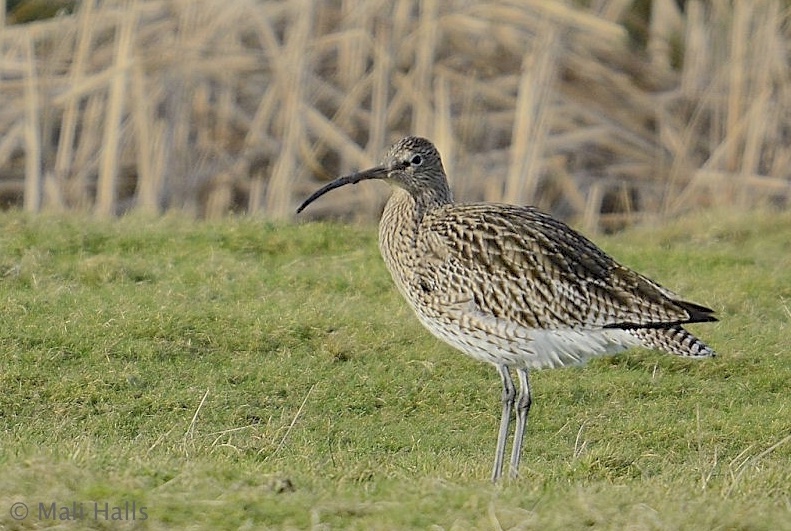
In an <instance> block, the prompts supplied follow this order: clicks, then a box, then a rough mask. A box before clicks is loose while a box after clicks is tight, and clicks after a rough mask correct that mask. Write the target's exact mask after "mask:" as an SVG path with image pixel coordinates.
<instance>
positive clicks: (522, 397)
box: [511, 368, 533, 478]
mask: <svg viewBox="0 0 791 531" xmlns="http://www.w3.org/2000/svg"><path fill="white" fill-rule="evenodd" d="M516 375H517V376H518V377H519V400H517V402H516V430H514V447H513V449H512V451H511V477H512V478H515V477H516V476H517V475H519V458H520V457H521V456H522V439H524V436H525V428H526V427H527V414H528V413H529V412H530V405H531V404H532V403H533V397H532V395H531V393H530V380H529V379H528V375H527V369H523V368H519V369H516Z"/></svg>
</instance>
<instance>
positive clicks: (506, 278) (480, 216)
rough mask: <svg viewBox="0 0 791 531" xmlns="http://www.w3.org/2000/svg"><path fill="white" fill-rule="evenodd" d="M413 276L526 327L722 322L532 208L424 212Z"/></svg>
mask: <svg viewBox="0 0 791 531" xmlns="http://www.w3.org/2000/svg"><path fill="white" fill-rule="evenodd" d="M416 245H417V246H418V251H419V252H418V253H417V255H418V256H419V257H421V258H420V259H419V261H418V263H417V264H416V270H415V274H416V277H417V278H418V279H419V282H420V283H421V287H422V288H423V292H424V293H425V296H426V297H431V298H433V299H434V304H440V305H441V304H443V303H444V302H447V303H450V304H458V302H459V301H465V300H466V301H468V302H469V303H470V304H473V305H474V308H475V309H476V311H479V312H483V313H485V314H490V315H492V316H494V317H497V318H504V319H508V320H510V321H511V322H514V323H518V324H520V325H522V326H525V327H528V328H549V329H552V328H567V327H572V328H578V327H618V328H630V327H651V326H657V327H659V326H661V327H664V326H669V325H672V324H680V323H686V322H696V321H711V320H715V319H714V317H713V316H711V313H712V311H711V310H710V309H708V308H705V307H703V306H699V305H696V304H693V303H688V302H684V301H680V300H678V299H677V297H676V296H675V294H673V293H672V292H671V291H669V290H667V289H665V288H663V287H661V286H660V285H658V284H657V283H655V282H653V281H651V280H649V279H648V278H646V277H644V276H642V275H640V274H638V273H636V272H634V271H632V270H631V269H628V268H626V267H624V266H621V265H620V264H618V263H617V262H615V260H613V259H612V258H610V257H609V256H608V255H607V254H605V253H604V252H603V251H602V250H601V249H599V248H598V247H596V245H594V244H593V243H592V242H591V241H590V240H588V239H587V238H585V237H584V236H582V235H581V234H579V233H577V232H576V231H574V230H573V229H571V228H570V227H568V226H567V225H566V224H564V223H562V222H561V221H558V220H556V219H554V218H552V217H550V216H548V215H546V214H543V213H542V212H540V211H538V210H536V209H535V208H531V207H515V206H509V205H491V204H453V205H447V206H444V207H440V208H438V209H435V210H432V211H430V212H429V213H427V214H426V215H425V216H424V218H423V220H422V222H421V224H420V229H419V234H418V238H417V241H416Z"/></svg>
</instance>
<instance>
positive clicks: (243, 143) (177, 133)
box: [0, 0, 791, 230]
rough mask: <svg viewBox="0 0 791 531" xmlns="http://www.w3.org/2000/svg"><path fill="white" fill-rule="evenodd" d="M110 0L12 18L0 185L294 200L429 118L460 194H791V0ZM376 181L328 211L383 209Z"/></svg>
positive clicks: (60, 194) (179, 205) (651, 212)
mask: <svg viewBox="0 0 791 531" xmlns="http://www.w3.org/2000/svg"><path fill="white" fill-rule="evenodd" d="M592 5H593V7H590V8H579V7H571V6H570V4H567V3H565V2H562V1H550V2H545V1H538V0H521V1H519V0H506V1H500V2H494V1H485V0H481V1H477V2H469V1H462V0H458V1H452V2H439V1H437V0H396V1H394V2H370V1H364V0H337V1H335V2H318V1H316V0H287V1H263V2H258V1H253V0H232V1H220V0H200V1H192V2H179V1H172V0H117V1H115V0H105V1H100V2H92V1H87V0H86V1H83V2H81V3H79V7H78V10H77V12H76V13H75V14H74V15H61V16H58V17H57V18H55V19H50V20H46V21H39V22H32V23H28V24H25V25H7V26H4V27H2V32H1V33H0V50H2V61H0V94H1V95H2V98H3V103H4V105H3V106H2V109H0V130H1V131H2V133H3V134H2V136H0V168H2V173H1V174H0V201H2V204H3V205H5V206H15V205H19V206H23V207H24V209H25V210H27V211H30V212H38V211H41V210H44V209H50V210H59V209H72V210H74V209H76V210H89V211H91V212H93V213H94V214H95V215H97V216H111V215H117V214H120V213H124V212H127V211H131V210H139V211H143V212H146V213H149V214H156V213H161V212H163V211H165V210H168V209H182V210H186V211H189V212H193V213H194V214H195V215H200V216H204V217H217V216H222V215H225V214H227V213H229V212H249V213H252V214H261V215H264V216H267V217H270V218H273V219H282V218H288V217H289V216H291V215H292V212H293V207H294V205H295V203H296V201H298V200H299V199H301V198H302V197H303V196H304V194H305V193H306V192H307V191H308V190H310V189H312V188H314V187H315V186H316V185H317V182H316V180H317V179H326V178H328V177H330V176H332V175H336V174H339V173H343V172H347V171H351V170H354V169H357V168H359V167H361V166H365V165H368V164H372V163H373V162H375V159H376V157H378V156H379V154H380V153H381V152H382V151H383V150H384V149H385V148H386V146H387V145H388V144H389V143H390V142H392V141H393V140H395V139H397V138H398V137H400V136H403V135H406V134H421V135H425V136H428V137H431V138H432V139H433V140H435V142H436V143H437V145H438V146H439V148H440V150H441V151H442V153H443V154H444V158H445V162H446V166H447V170H448V172H449V174H450V175H451V177H452V181H453V182H452V185H453V186H454V188H455V189H456V190H457V197H458V198H459V199H462V200H478V199H486V200H491V201H508V202H514V203H532V204H537V205H539V206H540V207H542V208H544V209H547V210H551V211H553V212H554V213H556V214H558V215H561V216H563V217H566V218H575V219H576V220H577V221H578V222H580V223H582V224H583V225H585V227H586V229H587V230H597V229H601V228H604V229H611V228H617V227H620V226H623V225H625V224H629V223H631V222H633V221H635V220H639V219H645V218H651V219H653V218H656V217H657V216H661V215H668V214H670V215H675V214H678V213H681V212H684V211H688V210H691V209H696V208H700V207H702V206H707V205H717V206H728V207H733V208H750V207H753V206H754V205H756V204H762V203H771V204H774V205H776V206H779V207H787V206H788V203H789V194H790V193H791V185H790V184H789V183H790V182H791V145H789V144H791V126H790V125H789V124H791V83H790V82H789V81H791V76H790V75H789V72H791V69H789V55H788V54H789V43H790V42H791V41H790V40H789V37H790V35H789V24H788V18H789V17H788V15H789V13H788V8H787V7H786V5H787V4H786V3H781V2H779V1H773V0H762V1H756V2H735V3H733V4H731V3H727V2H703V1H700V0H690V1H688V2H686V7H685V11H684V12H680V11H679V9H678V7H677V4H676V3H675V2H674V1H673V0H653V1H652V2H651V13H650V17H649V19H648V24H647V26H646V27H645V28H643V29H644V35H645V36H646V37H645V42H642V43H641V42H637V41H635V40H634V38H630V35H631V36H632V37H634V35H636V34H635V33H634V32H632V33H631V34H630V32H629V31H627V29H626V28H627V26H629V23H630V22H629V21H630V20H633V19H634V10H635V2H633V1H629V0H602V1H599V2H594V3H592ZM385 194H386V191H384V190H381V189H379V188H377V187H361V188H360V189H358V190H357V191H356V192H355V193H352V194H339V195H338V196H335V197H334V198H332V199H331V198H330V197H329V196H328V200H327V201H325V202H323V203H322V205H317V207H319V206H320V207H321V208H317V209H316V210H315V211H314V215H318V216H328V215H333V216H345V217H357V218H368V219H370V218H373V217H375V216H376V214H377V213H378V209H379V208H380V206H381V201H382V198H383V196H384V195H385Z"/></svg>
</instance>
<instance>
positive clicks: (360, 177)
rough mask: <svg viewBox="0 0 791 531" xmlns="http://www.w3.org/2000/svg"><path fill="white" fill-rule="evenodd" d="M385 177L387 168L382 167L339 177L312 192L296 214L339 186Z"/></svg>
mask: <svg viewBox="0 0 791 531" xmlns="http://www.w3.org/2000/svg"><path fill="white" fill-rule="evenodd" d="M385 177H387V168H385V167H384V166H379V167H376V168H371V169H370V170H365V171H359V172H357V173H352V174H351V175H347V176H345V177H339V178H337V179H335V180H334V181H332V182H330V183H327V184H326V185H324V186H323V187H321V188H319V189H318V190H316V191H315V192H313V193H312V194H311V196H310V197H308V198H307V199H305V201H304V202H303V203H302V204H301V205H299V208H298V209H297V214H299V213H300V212H302V211H303V210H305V208H306V207H307V206H308V205H309V204H311V203H312V202H313V201H315V200H316V199H318V198H319V197H321V196H323V195H324V194H326V193H327V192H329V191H332V190H335V189H336V188H340V187H341V186H345V185H347V184H357V183H359V182H360V181H365V180H368V179H384V178H385Z"/></svg>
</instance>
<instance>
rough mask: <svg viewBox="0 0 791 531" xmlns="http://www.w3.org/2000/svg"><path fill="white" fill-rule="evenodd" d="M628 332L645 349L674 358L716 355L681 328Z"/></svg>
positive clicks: (639, 329) (644, 329)
mask: <svg viewBox="0 0 791 531" xmlns="http://www.w3.org/2000/svg"><path fill="white" fill-rule="evenodd" d="M630 332H631V333H632V334H634V335H635V336H637V338H638V339H640V341H641V342H642V343H643V345H644V346H645V347H647V348H651V349H655V350H662V351H664V352H667V353H669V354H673V355H675V356H686V357H691V358H711V357H714V356H716V355H717V353H716V352H714V350H713V349H712V348H711V347H709V346H708V345H706V344H705V343H704V342H703V341H701V340H700V339H698V338H697V337H695V336H694V335H692V334H690V333H689V332H688V331H687V330H685V329H684V328H683V327H681V326H671V327H669V328H635V329H633V330H630Z"/></svg>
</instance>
